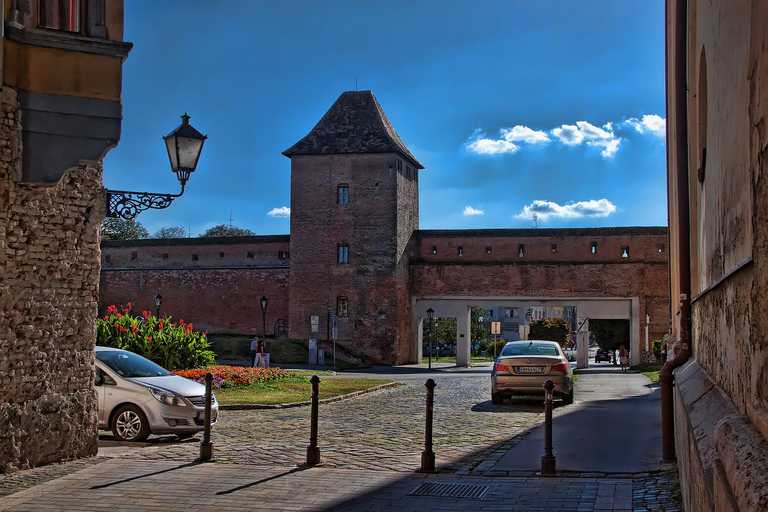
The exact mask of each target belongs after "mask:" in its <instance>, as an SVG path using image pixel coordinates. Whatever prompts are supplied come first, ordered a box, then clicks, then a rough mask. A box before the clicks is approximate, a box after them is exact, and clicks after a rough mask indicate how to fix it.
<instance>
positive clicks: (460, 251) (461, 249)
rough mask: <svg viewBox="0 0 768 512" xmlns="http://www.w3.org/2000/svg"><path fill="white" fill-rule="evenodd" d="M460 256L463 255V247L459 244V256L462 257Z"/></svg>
mask: <svg viewBox="0 0 768 512" xmlns="http://www.w3.org/2000/svg"><path fill="white" fill-rule="evenodd" d="M462 256H464V247H463V246H461V245H460V246H459V257H462Z"/></svg>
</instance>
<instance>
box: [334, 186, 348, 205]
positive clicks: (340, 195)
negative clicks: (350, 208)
mask: <svg viewBox="0 0 768 512" xmlns="http://www.w3.org/2000/svg"><path fill="white" fill-rule="evenodd" d="M336 202H337V203H338V204H347V203H349V185H339V187H338V190H337V194H336Z"/></svg>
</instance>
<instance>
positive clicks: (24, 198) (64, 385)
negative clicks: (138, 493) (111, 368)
mask: <svg viewBox="0 0 768 512" xmlns="http://www.w3.org/2000/svg"><path fill="white" fill-rule="evenodd" d="M2 109H3V110H2V133H0V148H1V149H2V153H1V154H0V269H2V272H3V274H2V276H1V277H0V297H2V302H0V425H2V426H3V428H1V429H0V468H2V470H4V471H6V472H7V471H12V470H14V469H16V468H27V467H32V466H37V465H40V464H45V463H48V462H51V461H57V460H61V459H66V458H69V457H83V456H88V455H93V454H95V453H96V451H97V442H98V438H97V430H96V425H97V417H96V395H95V393H94V390H93V368H94V364H93V358H94V352H93V347H94V345H95V321H96V306H97V300H98V282H99V263H98V262H99V226H100V223H101V220H102V218H103V215H104V211H103V210H104V209H103V206H102V205H103V200H104V194H103V188H102V186H101V168H100V166H99V167H91V166H81V167H80V168H77V169H73V170H70V171H69V172H67V173H66V174H65V176H64V178H63V179H62V180H61V181H60V182H59V183H58V184H56V185H55V186H51V187H46V186H40V185H29V184H24V183H21V182H20V178H21V123H22V122H23V119H20V114H19V110H18V101H17V95H16V92H15V91H14V90H13V89H12V88H10V87H7V86H6V87H4V88H3V101H2Z"/></svg>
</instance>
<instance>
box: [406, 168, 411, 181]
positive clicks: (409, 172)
mask: <svg viewBox="0 0 768 512" xmlns="http://www.w3.org/2000/svg"><path fill="white" fill-rule="evenodd" d="M405 177H406V178H408V179H411V166H410V165H406V166H405Z"/></svg>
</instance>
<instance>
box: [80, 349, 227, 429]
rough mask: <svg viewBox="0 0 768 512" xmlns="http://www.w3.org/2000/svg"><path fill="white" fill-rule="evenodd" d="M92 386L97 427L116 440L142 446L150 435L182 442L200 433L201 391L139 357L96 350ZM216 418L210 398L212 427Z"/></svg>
mask: <svg viewBox="0 0 768 512" xmlns="http://www.w3.org/2000/svg"><path fill="white" fill-rule="evenodd" d="M94 385H95V387H96V394H97V398H98V409H99V428H102V429H111V430H112V433H113V434H114V435H115V437H116V438H118V439H120V440H121V441H144V440H145V439H146V438H147V437H148V436H149V434H150V433H152V434H176V435H177V436H178V437H179V438H180V439H184V438H186V437H190V436H192V435H194V434H196V433H197V432H200V431H201V430H203V429H204V421H203V418H204V413H205V386H204V385H203V384H200V383H199V382H195V381H193V380H189V379H185V378H184V377H179V376H178V375H173V374H172V373H171V372H169V371H168V370H166V369H165V368H163V367H162V366H158V365H157V364H155V363H153V362H152V361H150V360H149V359H145V358H143V357H141V356H140V355H138V354H134V353H133V352H129V351H127V350H120V349H116V348H109V347H96V376H95V381H94ZM218 413H219V404H218V403H217V402H216V397H215V396H213V394H212V396H211V423H212V424H213V423H215V422H216V418H217V416H218Z"/></svg>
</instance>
